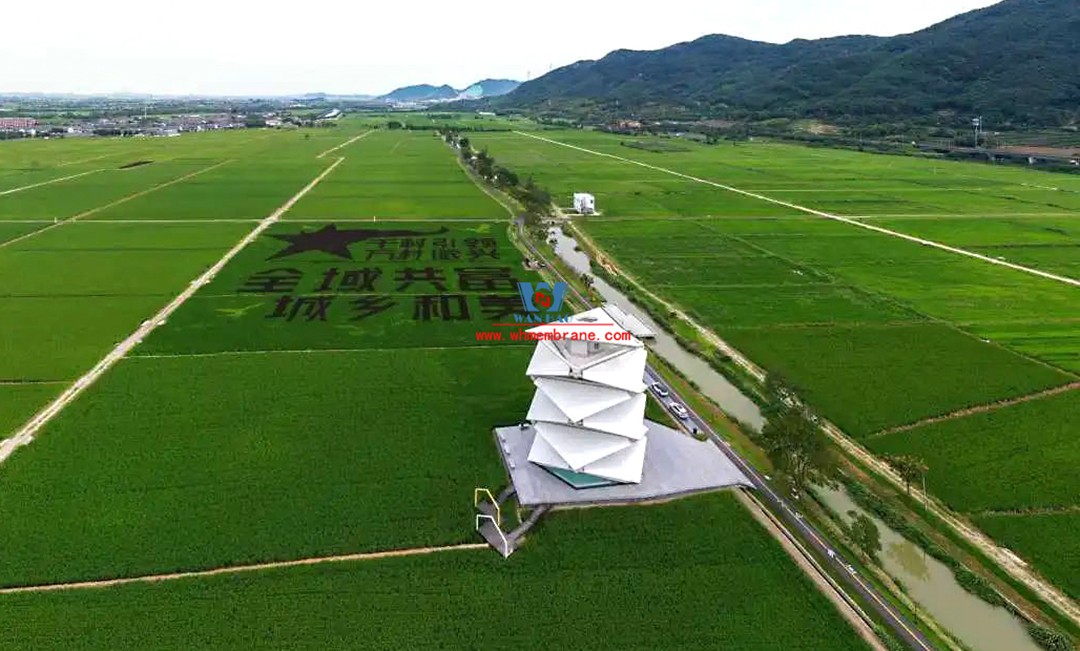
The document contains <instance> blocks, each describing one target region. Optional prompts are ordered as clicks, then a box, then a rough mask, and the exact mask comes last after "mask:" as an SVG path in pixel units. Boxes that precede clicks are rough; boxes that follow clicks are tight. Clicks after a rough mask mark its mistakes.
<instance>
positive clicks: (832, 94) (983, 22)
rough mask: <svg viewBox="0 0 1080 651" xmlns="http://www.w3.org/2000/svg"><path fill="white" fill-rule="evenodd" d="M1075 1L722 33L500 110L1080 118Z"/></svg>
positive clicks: (566, 82) (586, 73)
mask: <svg viewBox="0 0 1080 651" xmlns="http://www.w3.org/2000/svg"><path fill="white" fill-rule="evenodd" d="M1077 59H1080V12H1078V11H1076V0H1004V1H1003V2H1000V3H998V4H996V5H992V6H990V7H987V8H984V9H979V10H975V11H971V12H967V13H964V14H960V15H958V16H954V17H953V18H950V19H948V20H946V21H943V22H941V23H938V24H936V25H933V26H931V27H928V28H926V29H923V30H920V31H917V32H913V33H910V34H902V35H899V36H892V37H880V36H857V35H856V36H839V37H831V38H826V39H817V40H807V39H795V40H792V41H789V42H787V43H784V44H773V43H765V42H760V41H752V40H748V39H743V38H739V37H736V36H728V35H723V34H714V35H708V36H703V37H701V38H698V39H695V40H693V41H687V42H683V43H677V44H674V45H671V46H669V47H666V48H662V49H660V50H651V51H636V50H615V51H613V52H611V53H609V54H608V55H607V56H605V57H603V58H601V59H598V60H583V61H577V62H575V63H572V64H570V65H568V66H564V67H562V68H558V69H556V70H554V71H552V72H550V73H548V74H546V75H544V76H542V77H539V78H537V79H534V80H532V81H529V82H526V83H524V84H522V85H521V86H520V87H518V89H517V90H515V91H514V92H512V93H510V94H509V95H507V96H505V97H503V98H501V100H499V102H498V104H499V105H500V106H504V107H508V108H509V107H513V108H534V109H535V108H544V107H552V108H558V107H575V106H576V107H579V108H580V107H582V106H588V107H590V108H593V109H596V110H600V111H607V112H614V113H622V114H626V113H637V112H650V111H652V112H664V111H668V112H671V111H675V112H681V113H697V114H701V115H707V116H712V117H725V116H730V117H744V116H748V115H750V116H756V117H768V116H777V117H780V116H782V117H814V118H822V119H830V120H841V121H842V120H845V119H848V120H858V119H862V118H889V119H894V120H895V119H918V118H921V117H926V116H930V115H934V114H940V113H943V112H944V113H949V114H963V115H968V114H970V115H976V114H985V115H987V116H989V117H990V118H991V119H995V120H1003V121H1005V120H1007V121H1016V122H1030V123H1040V124H1071V123H1075V122H1076V121H1077V120H1078V119H1080V108H1078V107H1080V66H1077V65H1076V63H1075V62H1076V60H1077Z"/></svg>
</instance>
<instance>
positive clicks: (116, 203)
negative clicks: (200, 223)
mask: <svg viewBox="0 0 1080 651" xmlns="http://www.w3.org/2000/svg"><path fill="white" fill-rule="evenodd" d="M231 162H233V161H232V160H226V161H222V162H220V163H214V164H213V165H211V166H209V167H204V168H202V169H199V170H195V171H194V172H189V173H188V174H185V175H183V176H178V177H176V178H175V179H172V180H171V181H165V182H164V183H158V184H157V185H155V186H152V187H149V188H146V189H145V190H139V191H138V192H133V193H131V194H129V195H127V196H125V197H120V198H119V199H117V200H115V201H110V202H109V203H107V204H105V205H103V206H98V207H97V208H91V209H90V210H86V211H83V212H81V213H79V214H77V215H72V216H71V217H67V218H65V219H61V220H58V221H54V222H52V223H51V224H49V225H48V226H46V227H45V228H39V229H37V230H36V231H33V232H30V233H27V234H26V235H23V236H21V237H16V238H14V239H11V240H7V241H6V242H2V243H0V249H2V248H4V247H6V246H11V245H12V244H16V243H18V242H22V241H23V240H28V239H30V238H31V237H37V236H38V235H41V234H42V233H46V232H48V231H51V230H52V229H54V228H60V227H61V226H65V225H67V224H70V223H72V222H76V221H78V220H80V219H83V218H85V217H89V216H90V215H95V214H97V213H99V212H101V211H102V210H108V209H109V208H113V207H115V206H119V205H120V204H122V203H127V202H128V201H131V200H132V199H138V198H139V197H142V196H145V195H148V194H150V193H151V192H157V191H158V190H161V189H163V188H167V187H169V186H170V185H176V184H177V183H183V182H184V181H187V180H188V179H192V178H195V177H196V176H199V175H200V174H205V173H206V172H209V171H211V170H215V169H217V168H219V167H221V166H223V165H228V164H229V163H231ZM149 223H152V222H149Z"/></svg>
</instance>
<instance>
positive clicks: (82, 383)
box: [0, 158, 345, 463]
mask: <svg viewBox="0 0 1080 651" xmlns="http://www.w3.org/2000/svg"><path fill="white" fill-rule="evenodd" d="M343 160H345V159H344V158H338V159H337V160H336V161H334V163H333V164H331V165H330V166H329V167H327V168H326V169H325V170H323V171H322V172H321V173H320V174H319V175H318V176H317V177H315V179H314V180H312V181H311V183H308V184H307V185H306V186H304V188H303V189H302V190H300V191H299V192H297V193H296V194H295V195H293V196H292V198H291V199H289V200H288V201H286V202H285V203H284V204H282V205H281V207H280V208H278V209H277V210H275V211H274V212H272V213H271V214H270V215H269V216H267V217H266V218H265V219H263V220H262V221H260V222H259V225H258V226H256V227H255V228H254V229H253V230H252V231H251V232H250V233H248V234H247V235H245V236H244V238H243V239H241V240H240V241H239V242H237V244H236V245H235V246H233V247H232V248H231V249H229V250H228V252H226V253H225V255H223V256H222V257H221V259H220V260H218V261H217V262H216V263H215V264H214V266H212V267H210V269H208V270H207V271H206V272H205V273H203V274H202V275H201V276H199V277H198V278H196V279H195V280H194V281H193V282H192V283H191V284H190V285H188V286H187V288H186V289H184V291H182V292H180V295H179V296H177V297H176V298H174V299H173V300H172V301H171V302H170V303H169V304H168V305H166V306H165V307H163V308H162V309H161V311H160V312H158V313H157V314H155V315H154V316H153V317H151V318H150V319H148V320H147V321H143V323H142V325H141V326H139V328H138V329H136V330H135V332H133V333H131V334H130V335H128V337H127V338H126V339H124V340H123V341H121V342H120V343H119V344H117V346H116V348H114V349H113V350H112V351H111V352H110V353H109V354H108V355H106V356H105V357H104V358H102V360H101V361H99V362H98V363H97V364H95V365H94V367H93V368H92V369H90V370H89V371H88V372H87V373H86V375H83V376H82V377H81V378H79V379H78V380H76V381H75V383H74V384H72V385H71V386H70V387H68V389H67V390H66V391H64V392H63V393H62V394H60V397H58V398H57V399H56V400H54V401H53V402H52V403H50V404H49V405H47V406H46V407H45V408H44V409H42V410H41V411H40V412H38V413H37V414H36V415H35V416H34V417H33V418H31V419H30V421H29V422H27V423H26V424H25V425H23V426H22V428H20V429H19V430H18V431H16V432H15V435H14V436H12V437H11V438H8V439H5V440H4V441H2V442H0V463H3V462H4V461H6V460H7V458H8V457H10V456H11V455H12V453H14V452H15V450H17V449H18V448H20V447H22V446H24V445H28V444H30V443H31V442H32V441H33V440H34V437H35V436H36V435H37V433H38V432H40V431H41V429H42V428H43V427H45V425H47V424H48V423H49V421H51V420H52V419H54V418H56V416H57V415H58V414H60V412H62V411H63V410H64V408H65V407H67V406H68V405H69V404H71V403H72V402H73V401H74V400H75V399H76V398H78V397H79V395H80V394H81V393H82V392H83V391H85V390H86V389H87V387H89V386H90V385H92V384H93V383H94V382H95V381H97V380H98V378H100V377H101V376H102V375H104V374H105V372H106V371H108V370H109V369H110V368H112V366H113V365H114V364H116V363H117V362H118V361H120V360H121V359H123V358H124V356H125V355H127V354H128V353H129V352H130V351H131V350H132V349H133V348H135V347H136V346H138V345H139V343H141V342H142V340H143V339H144V338H145V337H146V336H147V335H149V334H150V333H151V332H153V331H154V330H155V329H156V328H157V327H158V326H159V325H161V324H162V323H164V322H165V320H166V319H168V318H169V316H170V315H172V313H173V312H175V311H176V310H177V309H178V308H179V307H180V306H181V305H183V304H184V303H185V302H187V300H188V299H189V298H191V297H192V296H194V295H195V292H197V291H198V290H199V288H200V287H202V286H203V285H205V284H207V283H208V282H210V281H211V280H212V279H213V278H214V276H216V275H217V274H218V272H220V271H221V270H222V268H223V267H224V266H225V265H226V264H228V263H229V261H230V260H232V259H233V258H234V257H236V254H238V253H240V251H241V250H243V249H244V247H246V246H247V245H248V244H251V242H253V241H254V240H255V238H257V237H259V236H260V235H262V234H263V232H264V231H266V229H268V228H270V227H271V226H273V225H274V224H275V223H276V222H278V221H279V220H280V219H281V216H282V215H284V214H285V212H286V211H288V210H289V209H290V208H292V207H293V206H294V205H295V204H296V202H297V201H300V199H301V198H302V197H303V196H304V195H305V194H307V193H308V192H311V190H312V189H314V188H315V186H317V185H318V184H319V182H320V181H322V180H323V179H324V178H326V176H327V175H328V174H330V172H332V171H334V168H336V167H337V166H338V165H340V164H341V162H342V161H343Z"/></svg>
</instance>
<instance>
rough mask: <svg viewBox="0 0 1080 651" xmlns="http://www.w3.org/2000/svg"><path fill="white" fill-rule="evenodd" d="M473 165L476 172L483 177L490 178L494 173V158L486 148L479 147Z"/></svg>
mask: <svg viewBox="0 0 1080 651" xmlns="http://www.w3.org/2000/svg"><path fill="white" fill-rule="evenodd" d="M473 167H474V168H476V173H477V174H479V175H480V176H481V177H483V178H485V179H490V178H491V177H492V176H494V175H495V159H494V158H492V157H491V156H490V155H489V154H488V153H487V149H481V150H480V152H479V153H477V154H476V159H475V160H474V161H473Z"/></svg>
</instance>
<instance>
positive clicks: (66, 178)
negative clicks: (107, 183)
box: [0, 168, 105, 197]
mask: <svg viewBox="0 0 1080 651" xmlns="http://www.w3.org/2000/svg"><path fill="white" fill-rule="evenodd" d="M104 171H105V169H104V168H101V169H96V170H90V171H89V172H79V173H78V174H71V175H69V176H61V177H60V178H58V179H50V180H48V181H41V182H40V183H31V184H30V185H23V186H20V187H18V188H11V189H10V190H4V191H2V192H0V197H2V196H4V195H8V194H15V193H16V192H22V191H23V190H32V189H34V188H40V187H41V186H43V185H50V184H52V183H60V182H61V181H70V180H71V179H77V178H79V177H80V176H87V175H89V174H96V173H98V172H104Z"/></svg>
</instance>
